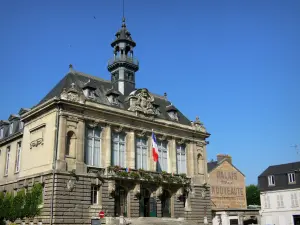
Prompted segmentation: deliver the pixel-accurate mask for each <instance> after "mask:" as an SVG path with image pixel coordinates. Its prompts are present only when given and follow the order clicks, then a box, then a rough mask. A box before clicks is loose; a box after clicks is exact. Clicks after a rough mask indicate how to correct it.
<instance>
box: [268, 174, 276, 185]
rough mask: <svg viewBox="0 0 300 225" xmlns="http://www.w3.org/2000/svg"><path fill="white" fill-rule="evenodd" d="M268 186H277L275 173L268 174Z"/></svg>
mask: <svg viewBox="0 0 300 225" xmlns="http://www.w3.org/2000/svg"><path fill="white" fill-rule="evenodd" d="M268 186H269V187H270V186H275V176H274V175H269V176H268Z"/></svg>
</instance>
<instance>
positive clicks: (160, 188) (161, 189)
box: [155, 186, 163, 197]
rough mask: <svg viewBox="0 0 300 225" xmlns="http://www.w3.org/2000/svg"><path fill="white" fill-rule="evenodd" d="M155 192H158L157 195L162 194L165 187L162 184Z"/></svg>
mask: <svg viewBox="0 0 300 225" xmlns="http://www.w3.org/2000/svg"><path fill="white" fill-rule="evenodd" d="M155 194H156V197H160V196H162V194H163V188H162V186H159V187H158V188H157V189H156V192H155Z"/></svg>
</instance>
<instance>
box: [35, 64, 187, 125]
mask: <svg viewBox="0 0 300 225" xmlns="http://www.w3.org/2000/svg"><path fill="white" fill-rule="evenodd" d="M88 81H90V82H89V83H90V84H92V85H93V87H96V90H95V99H94V101H95V102H97V103H99V104H104V105H109V106H111V107H118V108H121V109H124V110H127V109H128V108H129V102H127V101H126V98H127V97H128V96H124V95H123V94H122V93H120V92H118V93H119V96H118V99H119V105H112V104H110V102H109V101H108V98H107V96H106V95H107V93H109V92H112V88H113V87H112V84H111V82H110V81H108V80H104V79H101V78H99V77H95V76H91V75H88V74H85V73H82V72H79V71H76V70H73V69H71V70H70V72H69V73H67V74H66V75H65V77H64V78H63V79H62V80H61V81H59V82H58V84H57V85H56V86H55V87H54V88H53V89H52V90H51V91H50V92H49V93H48V94H47V95H46V96H45V97H44V98H43V99H42V100H41V101H40V103H39V104H41V103H43V102H45V101H47V100H49V99H51V98H53V97H59V96H60V94H61V92H62V91H63V89H64V88H66V89H69V88H70V87H71V86H72V83H74V84H75V85H74V88H75V89H76V90H77V91H79V92H82V93H83V90H82V88H83V87H85V85H86V84H87V82H88ZM150 94H151V95H153V97H154V105H157V106H159V111H160V114H159V115H157V118H160V119H165V120H169V121H173V122H178V123H180V124H184V125H191V121H190V120H189V119H188V118H187V117H185V116H184V115H183V114H182V113H181V112H180V111H179V110H178V111H177V115H178V121H174V120H172V119H171V117H170V116H169V114H168V112H167V109H168V106H170V105H171V102H170V101H168V100H166V98H165V97H164V96H159V95H156V94H152V93H150ZM174 107H175V106H174ZM175 108H176V107H175Z"/></svg>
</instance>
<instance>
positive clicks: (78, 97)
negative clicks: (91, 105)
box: [60, 83, 85, 104]
mask: <svg viewBox="0 0 300 225" xmlns="http://www.w3.org/2000/svg"><path fill="white" fill-rule="evenodd" d="M60 98H61V99H64V100H68V101H71V102H77V103H81V104H84V102H85V97H84V95H83V94H82V93H80V92H79V91H77V90H76V89H75V84H74V83H72V84H71V87H70V88H69V89H68V90H67V89H66V88H64V89H63V91H62V93H61V94H60Z"/></svg>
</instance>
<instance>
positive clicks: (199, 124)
mask: <svg viewBox="0 0 300 225" xmlns="http://www.w3.org/2000/svg"><path fill="white" fill-rule="evenodd" d="M192 126H193V127H194V128H195V130H196V131H200V132H205V133H206V129H205V127H204V125H203V123H202V122H201V121H200V119H199V116H197V117H196V120H195V121H194V122H192Z"/></svg>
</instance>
